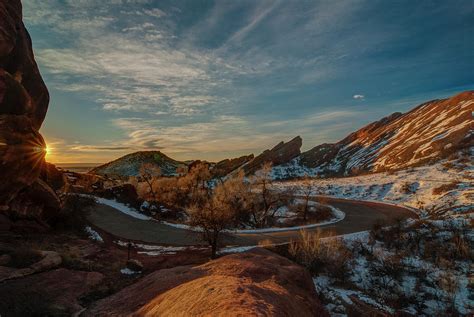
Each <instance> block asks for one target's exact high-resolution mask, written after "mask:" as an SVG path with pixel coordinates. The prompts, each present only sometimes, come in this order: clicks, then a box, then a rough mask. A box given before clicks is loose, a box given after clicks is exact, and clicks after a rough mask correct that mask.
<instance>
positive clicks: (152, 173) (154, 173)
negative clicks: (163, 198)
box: [139, 163, 161, 201]
mask: <svg viewBox="0 0 474 317" xmlns="http://www.w3.org/2000/svg"><path fill="white" fill-rule="evenodd" d="M139 173H140V178H141V180H143V181H144V182H145V183H146V184H147V185H148V189H149V192H150V194H151V196H152V198H153V201H156V192H155V188H154V186H153V185H154V184H155V182H156V180H157V179H158V177H160V176H161V169H160V168H159V167H158V166H156V165H155V164H152V163H145V164H143V165H142V166H141V167H140V171H139Z"/></svg>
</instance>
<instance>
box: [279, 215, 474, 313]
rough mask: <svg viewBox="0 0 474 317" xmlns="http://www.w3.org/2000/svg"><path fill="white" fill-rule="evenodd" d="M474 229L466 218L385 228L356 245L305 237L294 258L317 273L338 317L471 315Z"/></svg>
mask: <svg viewBox="0 0 474 317" xmlns="http://www.w3.org/2000/svg"><path fill="white" fill-rule="evenodd" d="M472 225H473V223H472V221H470V220H467V219H463V218H460V219H450V220H416V221H415V220H411V221H408V222H398V223H397V224H395V225H393V226H385V225H384V224H382V223H380V224H378V225H376V226H374V228H373V229H372V230H371V231H370V232H368V233H362V234H359V235H358V236H355V237H351V238H330V237H326V236H323V235H321V233H314V234H310V233H307V232H302V236H301V240H298V241H294V242H292V243H291V244H290V245H289V247H288V251H287V252H288V253H287V256H289V257H290V258H291V259H293V260H294V261H296V262H298V263H300V264H301V265H303V266H305V267H307V268H308V269H309V270H310V272H311V273H313V276H314V283H315V286H316V289H317V290H318V293H319V295H320V297H321V298H322V300H323V301H324V302H325V303H326V307H327V308H328V310H329V311H330V312H331V313H333V314H349V315H352V314H356V313H357V310H358V309H360V307H361V306H360V305H357V303H359V304H362V305H363V307H365V310H366V311H365V312H364V313H365V314H368V315H370V314H371V313H376V312H377V311H378V312H383V313H386V314H389V315H400V314H402V315H403V314H407V313H409V314H412V315H418V316H466V315H468V314H469V312H472V309H473V308H474V297H473V294H474V293H473V292H474V285H472V283H471V282H470V274H471V273H472V272H471V268H472V265H473V261H474V251H473V249H472V245H473V242H474V240H473V236H472ZM367 308H369V309H371V310H372V312H370V311H367ZM359 313H361V312H360V311H359Z"/></svg>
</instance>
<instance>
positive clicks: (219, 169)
mask: <svg viewBox="0 0 474 317" xmlns="http://www.w3.org/2000/svg"><path fill="white" fill-rule="evenodd" d="M253 158H254V156H253V154H250V155H244V156H241V157H237V158H233V159H225V160H222V161H219V162H217V163H216V164H215V165H214V166H213V167H212V169H211V173H212V176H213V177H224V176H226V175H228V174H230V173H232V172H233V171H235V170H236V169H238V168H239V167H241V166H242V165H244V164H246V163H248V162H250V161H251V160H252V159H253Z"/></svg>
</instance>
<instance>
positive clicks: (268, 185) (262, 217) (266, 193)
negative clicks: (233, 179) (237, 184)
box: [250, 162, 287, 228]
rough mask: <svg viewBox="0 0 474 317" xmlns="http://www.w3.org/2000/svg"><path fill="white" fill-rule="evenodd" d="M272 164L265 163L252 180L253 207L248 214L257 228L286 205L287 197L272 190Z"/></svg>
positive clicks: (262, 225)
mask: <svg viewBox="0 0 474 317" xmlns="http://www.w3.org/2000/svg"><path fill="white" fill-rule="evenodd" d="M271 171H272V164H271V163H270V162H267V163H265V164H264V165H263V167H262V169H261V170H259V171H258V172H257V173H255V177H254V178H253V180H252V184H253V187H254V192H255V193H256V194H257V195H255V196H254V198H255V199H254V201H253V205H252V207H251V209H250V213H251V216H252V219H253V222H254V224H255V226H256V227H257V228H262V227H264V226H265V224H266V223H267V221H268V219H269V218H272V217H274V216H275V214H276V213H277V211H278V210H279V209H280V208H282V207H283V206H285V205H286V202H287V197H286V196H285V195H284V194H282V193H279V192H277V191H275V190H274V188H273V180H272V177H271Z"/></svg>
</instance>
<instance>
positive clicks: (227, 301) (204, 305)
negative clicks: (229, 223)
mask: <svg viewBox="0 0 474 317" xmlns="http://www.w3.org/2000/svg"><path fill="white" fill-rule="evenodd" d="M124 303H126V305H125V304H124ZM85 315H86V316H129V315H135V316H255V315H259V316H301V317H303V316H328V314H327V312H326V311H325V310H324V308H323V307H322V305H321V303H320V302H319V300H318V299H317V294H316V292H315V289H314V285H313V282H312V278H311V275H310V274H309V273H308V272H307V271H306V270H305V269H303V268H302V267H301V266H298V265H297V264H295V263H293V262H291V261H289V260H288V259H286V258H283V257H281V256H279V255H276V254H274V253H272V252H270V251H267V250H264V249H253V250H251V251H248V252H245V253H240V254H233V255H228V256H225V257H222V258H220V259H218V260H214V261H211V262H208V263H206V264H204V265H200V266H197V267H192V266H184V267H176V268H173V269H168V270H160V271H157V272H154V273H152V274H150V275H148V276H146V277H144V278H143V279H141V280H140V281H139V282H137V283H136V284H133V285H131V286H129V287H126V288H125V289H123V290H121V291H120V292H118V293H116V294H114V295H112V296H110V297H108V298H105V299H103V300H100V301H98V302H97V303H96V304H95V305H93V306H92V308H91V309H90V310H89V311H87V312H86V313H85Z"/></svg>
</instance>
